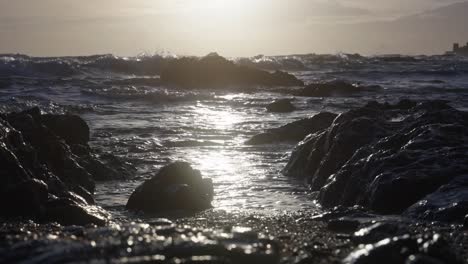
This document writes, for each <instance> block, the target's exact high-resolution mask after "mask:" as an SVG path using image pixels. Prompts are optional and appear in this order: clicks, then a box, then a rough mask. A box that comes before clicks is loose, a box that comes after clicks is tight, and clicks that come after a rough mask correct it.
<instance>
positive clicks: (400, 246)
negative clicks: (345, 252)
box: [343, 235, 418, 264]
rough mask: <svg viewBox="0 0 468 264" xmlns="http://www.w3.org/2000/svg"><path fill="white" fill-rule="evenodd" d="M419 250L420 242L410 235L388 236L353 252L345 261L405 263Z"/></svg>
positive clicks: (364, 263)
mask: <svg viewBox="0 0 468 264" xmlns="http://www.w3.org/2000/svg"><path fill="white" fill-rule="evenodd" d="M417 252H418V243H417V241H416V240H415V239H413V238H411V237H410V236H409V235H405V236H401V237H392V238H386V239H384V240H382V241H379V242H377V243H376V244H373V245H372V244H369V245H366V246H363V247H362V248H360V249H358V250H356V251H354V252H352V253H351V254H350V255H349V256H348V257H347V258H346V259H345V260H344V261H343V263H346V264H374V263H382V264H387V263H388V264H399V263H402V264H404V263H405V262H406V260H407V258H408V257H409V256H410V255H412V254H414V253H417Z"/></svg>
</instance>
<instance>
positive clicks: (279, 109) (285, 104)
mask: <svg viewBox="0 0 468 264" xmlns="http://www.w3.org/2000/svg"><path fill="white" fill-rule="evenodd" d="M266 109H267V111H268V112H275V113H287V112H292V111H294V110H296V107H295V106H294V105H293V104H292V103H291V99H281V100H277V101H274V102H273V103H271V104H269V105H267V106H266Z"/></svg>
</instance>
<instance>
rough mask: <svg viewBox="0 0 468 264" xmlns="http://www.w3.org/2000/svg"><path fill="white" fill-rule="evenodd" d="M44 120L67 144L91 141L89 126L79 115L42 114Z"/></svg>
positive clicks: (83, 143)
mask: <svg viewBox="0 0 468 264" xmlns="http://www.w3.org/2000/svg"><path fill="white" fill-rule="evenodd" d="M41 118H42V122H43V124H44V125H45V126H47V127H48V128H49V129H50V130H52V132H54V133H55V134H56V135H57V136H59V137H61V138H63V139H65V141H66V142H67V144H69V145H71V144H82V145H85V144H87V143H88V141H89V126H88V124H86V122H85V121H84V120H83V119H82V118H81V117H79V116H77V115H42V116H41Z"/></svg>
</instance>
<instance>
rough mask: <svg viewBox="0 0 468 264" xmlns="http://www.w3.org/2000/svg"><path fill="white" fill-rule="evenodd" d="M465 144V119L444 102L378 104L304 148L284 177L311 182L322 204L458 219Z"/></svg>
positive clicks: (338, 122) (344, 118)
mask: <svg viewBox="0 0 468 264" xmlns="http://www.w3.org/2000/svg"><path fill="white" fill-rule="evenodd" d="M467 139H468V114H467V113H466V112H462V111H459V110H456V109H454V108H452V107H450V106H449V105H447V104H446V103H445V102H440V101H429V102H422V103H415V102H411V101H402V102H400V103H399V104H396V105H389V104H380V103H377V102H373V103H369V104H368V105H366V106H364V107H362V108H358V109H355V110H351V111H349V112H346V113H343V114H341V115H340V116H338V117H337V118H336V119H335V120H334V122H333V124H332V125H331V126H330V127H329V128H327V129H326V130H324V131H321V132H319V133H316V134H312V135H310V136H308V137H307V138H306V139H305V140H304V141H302V142H301V143H299V145H298V146H297V147H296V149H295V150H294V151H293V153H292V155H291V158H290V160H289V163H288V164H287V166H286V168H285V169H284V173H285V174H286V175H288V176H291V177H298V178H305V179H307V180H308V182H309V183H310V185H311V188H312V190H315V191H319V202H321V204H322V205H323V206H325V207H333V206H337V205H344V206H352V205H361V206H364V207H365V208H367V209H370V210H373V211H375V212H378V213H382V214H400V213H403V214H405V215H408V216H412V217H418V218H424V219H432V220H449V221H460V222H461V221H463V218H464V216H465V215H466V214H467V213H468V206H466V204H467V203H468V196H467V195H466V193H467V191H468V187H467V186H468V185H467V184H466V182H467V180H466V178H467V175H468V174H467V172H468V167H467V164H468V156H467V155H466V153H468V145H467V142H468V140H467Z"/></svg>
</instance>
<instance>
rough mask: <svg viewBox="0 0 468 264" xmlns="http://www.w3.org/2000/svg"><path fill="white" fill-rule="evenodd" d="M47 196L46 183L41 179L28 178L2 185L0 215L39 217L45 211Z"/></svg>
mask: <svg viewBox="0 0 468 264" xmlns="http://www.w3.org/2000/svg"><path fill="white" fill-rule="evenodd" d="M47 198H48V190H47V185H46V184H45V183H44V182H43V181H41V180H37V179H29V180H27V181H23V182H20V183H18V184H16V185H10V186H7V187H3V188H2V189H1V192H0V215H1V216H6V217H17V216H22V217H26V218H28V217H41V216H43V215H45V213H46V208H45V205H46V203H47Z"/></svg>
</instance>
